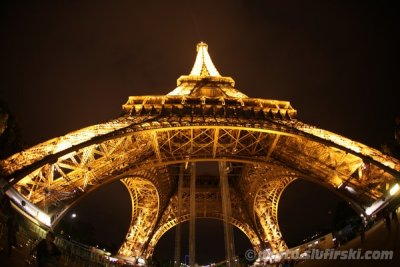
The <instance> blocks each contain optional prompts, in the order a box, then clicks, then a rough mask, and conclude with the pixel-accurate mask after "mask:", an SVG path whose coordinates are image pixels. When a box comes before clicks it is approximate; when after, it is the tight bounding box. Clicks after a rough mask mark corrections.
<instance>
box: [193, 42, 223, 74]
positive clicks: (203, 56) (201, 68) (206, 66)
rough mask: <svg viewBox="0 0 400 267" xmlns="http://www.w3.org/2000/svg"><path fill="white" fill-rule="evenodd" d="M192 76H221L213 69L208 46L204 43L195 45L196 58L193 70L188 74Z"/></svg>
mask: <svg viewBox="0 0 400 267" xmlns="http://www.w3.org/2000/svg"><path fill="white" fill-rule="evenodd" d="M190 75H193V76H221V75H220V74H219V72H218V71H217V69H216V68H215V66H214V64H213V62H212V60H211V57H210V55H209V54H208V45H207V44H206V43H204V42H200V43H199V44H197V56H196V61H195V63H194V66H193V69H192V71H191V72H190Z"/></svg>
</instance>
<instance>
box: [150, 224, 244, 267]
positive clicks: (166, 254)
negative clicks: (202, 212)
mask: <svg viewBox="0 0 400 267" xmlns="http://www.w3.org/2000/svg"><path fill="white" fill-rule="evenodd" d="M175 230H176V227H174V228H172V229H170V230H169V231H168V232H166V233H165V234H164V235H163V236H162V237H161V239H160V240H159V241H158V243H157V245H156V247H155V250H154V254H153V258H154V259H157V260H158V261H160V262H161V261H166V260H172V259H173V258H174V249H175ZM233 231H234V236H235V251H236V255H244V253H245V251H246V250H248V249H251V248H252V246H251V244H250V241H249V239H248V238H247V237H246V235H245V234H244V233H243V232H242V231H240V230H239V229H238V228H236V227H233ZM188 254H189V222H188V221H186V222H183V223H182V254H181V255H182V259H181V260H182V262H184V260H185V259H184V257H185V255H188ZM224 259H225V247H224V227H223V222H222V221H221V220H217V219H206V218H200V219H197V220H196V262H197V263H198V264H209V263H212V262H218V261H220V260H224Z"/></svg>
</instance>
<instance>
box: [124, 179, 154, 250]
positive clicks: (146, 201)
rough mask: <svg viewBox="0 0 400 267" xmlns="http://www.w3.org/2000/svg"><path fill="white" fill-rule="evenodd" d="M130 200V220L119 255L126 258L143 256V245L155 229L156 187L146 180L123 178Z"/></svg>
mask: <svg viewBox="0 0 400 267" xmlns="http://www.w3.org/2000/svg"><path fill="white" fill-rule="evenodd" d="M121 181H122V182H123V184H124V185H125V186H126V188H127V189H128V191H129V194H130V196H131V200H132V220H131V224H130V227H129V230H128V234H127V235H126V239H125V242H124V243H123V244H122V246H121V248H120V249H119V252H118V253H119V254H120V255H124V256H127V257H139V256H141V255H143V253H144V249H145V244H146V243H147V242H148V239H149V237H150V233H151V232H152V230H153V228H154V227H155V224H156V220H157V217H158V212H159V198H158V193H157V189H156V187H155V186H154V185H153V184H152V183H151V182H150V181H149V180H146V179H142V178H125V179H122V180H121Z"/></svg>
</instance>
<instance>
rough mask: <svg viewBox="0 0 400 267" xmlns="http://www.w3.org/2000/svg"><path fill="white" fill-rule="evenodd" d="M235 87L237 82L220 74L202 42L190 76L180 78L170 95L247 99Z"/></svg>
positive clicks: (199, 44) (198, 47) (198, 45)
mask: <svg viewBox="0 0 400 267" xmlns="http://www.w3.org/2000/svg"><path fill="white" fill-rule="evenodd" d="M234 86H235V81H234V80H233V79H232V78H231V77H224V76H221V75H220V74H219V72H218V71H217V69H216V68H215V66H214V64H213V62H212V60H211V57H210V55H209V54H208V45H207V44H206V43H204V42H200V43H198V44H197V56H196V60H195V62H194V65H193V68H192V70H191V72H190V74H189V75H182V76H180V77H179V78H178V80H177V87H176V88H175V89H174V90H172V91H171V92H169V93H168V95H171V96H173V95H175V96H177V95H180V96H193V97H219V98H221V97H233V98H247V96H246V95H245V94H243V93H242V92H240V91H239V90H237V89H235V88H234Z"/></svg>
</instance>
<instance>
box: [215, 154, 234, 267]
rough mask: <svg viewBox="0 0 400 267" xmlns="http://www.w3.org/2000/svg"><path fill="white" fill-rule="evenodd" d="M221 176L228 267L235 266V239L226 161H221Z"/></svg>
mask: <svg viewBox="0 0 400 267" xmlns="http://www.w3.org/2000/svg"><path fill="white" fill-rule="evenodd" d="M219 176H220V186H221V197H222V213H223V218H224V239H225V257H226V259H227V265H226V266H228V267H232V266H235V259H234V257H235V242H234V239H233V229H232V225H231V224H230V223H229V218H230V217H231V216H232V210H231V197H230V192H229V182H228V170H227V167H226V161H225V160H223V161H219Z"/></svg>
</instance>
